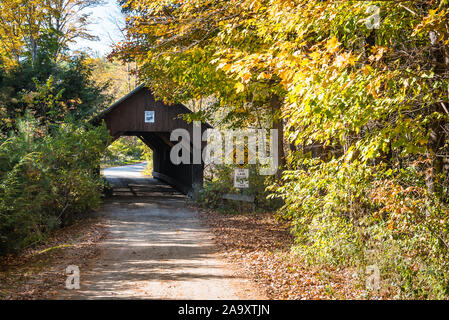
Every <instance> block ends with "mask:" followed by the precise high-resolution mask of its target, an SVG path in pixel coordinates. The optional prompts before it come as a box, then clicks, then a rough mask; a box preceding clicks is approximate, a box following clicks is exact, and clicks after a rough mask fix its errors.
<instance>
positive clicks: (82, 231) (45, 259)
mask: <svg viewBox="0 0 449 320" xmlns="http://www.w3.org/2000/svg"><path fill="white" fill-rule="evenodd" d="M105 230H106V229H105V227H104V226H103V224H102V222H101V220H100V219H99V218H86V219H82V220H80V221H78V222H77V223H75V224H73V225H71V226H69V227H66V228H64V229H61V230H58V231H57V232H55V234H54V235H53V236H52V237H51V239H49V241H47V242H46V243H45V245H42V246H39V247H37V248H33V249H28V250H26V251H24V252H22V253H21V254H20V255H19V256H7V257H2V258H1V259H0V299H13V300H28V299H54V298H58V297H57V296H56V294H57V292H58V291H60V290H61V289H63V288H64V286H65V279H66V275H65V269H66V267H67V266H69V265H77V266H78V267H79V268H80V269H81V270H82V269H83V268H84V267H86V266H87V265H88V263H89V261H90V260H91V259H92V258H93V257H95V256H96V255H97V254H98V248H97V247H96V243H97V242H99V241H100V240H101V239H103V238H104V236H105V232H106V231H105ZM81 272H82V271H81Z"/></svg>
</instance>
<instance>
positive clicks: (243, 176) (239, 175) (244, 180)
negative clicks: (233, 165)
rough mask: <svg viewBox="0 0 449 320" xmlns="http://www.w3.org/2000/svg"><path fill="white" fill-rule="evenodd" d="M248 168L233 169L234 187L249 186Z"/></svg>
mask: <svg viewBox="0 0 449 320" xmlns="http://www.w3.org/2000/svg"><path fill="white" fill-rule="evenodd" d="M248 178H249V169H235V170H234V187H235V188H249V181H248Z"/></svg>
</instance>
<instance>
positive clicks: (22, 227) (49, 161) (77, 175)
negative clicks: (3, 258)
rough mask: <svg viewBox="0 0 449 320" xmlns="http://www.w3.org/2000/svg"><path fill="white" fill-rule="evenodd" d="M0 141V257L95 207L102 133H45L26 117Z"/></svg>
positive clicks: (70, 127)
mask: <svg viewBox="0 0 449 320" xmlns="http://www.w3.org/2000/svg"><path fill="white" fill-rule="evenodd" d="M18 123H19V125H18V130H17V132H16V133H13V134H11V135H10V136H9V137H8V138H7V139H3V141H1V142H0V237H1V238H0V253H2V254H4V253H10V252H17V251H18V250H20V249H22V248H24V247H26V246H29V245H32V244H35V243H37V242H39V241H41V240H42V239H44V238H45V236H46V235H47V234H48V233H49V232H51V231H52V230H54V229H56V228H58V227H61V226H64V225H66V224H68V223H70V222H71V221H72V220H73V218H74V217H76V216H77V215H80V214H83V213H85V212H86V211H88V210H90V209H91V208H96V207H97V206H98V205H99V203H100V196H101V188H102V180H101V178H100V176H99V175H98V174H97V170H98V168H99V165H100V162H99V159H100V157H101V155H102V153H103V152H104V149H105V145H106V142H107V140H108V139H109V134H108V132H107V129H106V128H105V127H104V126H102V127H97V128H94V127H89V126H84V125H80V124H75V123H68V124H64V125H60V126H55V127H53V128H52V129H49V130H46V129H43V128H42V127H38V126H37V125H36V122H35V121H34V120H32V119H31V118H30V117H29V116H28V117H27V118H26V119H25V120H20V121H18Z"/></svg>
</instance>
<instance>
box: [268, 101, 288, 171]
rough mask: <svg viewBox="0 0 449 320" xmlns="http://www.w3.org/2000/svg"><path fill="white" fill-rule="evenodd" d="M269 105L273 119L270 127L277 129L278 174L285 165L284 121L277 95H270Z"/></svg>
mask: <svg viewBox="0 0 449 320" xmlns="http://www.w3.org/2000/svg"><path fill="white" fill-rule="evenodd" d="M270 107H271V116H272V119H273V125H272V128H273V129H276V130H277V131H278V141H277V143H278V150H277V152H278V161H279V168H280V169H278V170H277V174H276V175H278V176H279V175H280V174H281V172H282V168H283V167H284V166H285V152H284V122H283V119H282V118H281V117H280V112H281V100H280V99H279V96H278V95H276V94H274V95H272V96H271V99H270Z"/></svg>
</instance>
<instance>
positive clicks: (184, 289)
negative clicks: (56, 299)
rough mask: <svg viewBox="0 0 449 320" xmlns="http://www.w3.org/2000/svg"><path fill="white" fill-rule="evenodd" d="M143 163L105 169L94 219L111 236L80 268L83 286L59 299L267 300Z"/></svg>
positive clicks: (183, 203) (183, 200)
mask: <svg viewBox="0 0 449 320" xmlns="http://www.w3.org/2000/svg"><path fill="white" fill-rule="evenodd" d="M144 167H145V164H144V163H139V164H135V165H129V166H124V167H116V168H109V169H106V170H104V171H103V174H104V176H105V177H106V178H107V179H108V180H109V181H110V182H111V183H112V184H113V185H114V194H113V196H112V197H111V198H108V199H107V200H106V201H105V203H104V205H103V206H102V209H101V210H100V212H99V214H101V215H103V216H104V217H105V220H106V223H107V228H108V237H107V238H106V239H105V240H104V241H102V242H101V243H100V244H99V246H100V249H101V250H100V252H101V254H100V255H99V256H98V257H97V258H96V259H94V260H93V261H91V263H90V264H89V267H88V268H87V269H88V270H81V272H80V273H81V277H80V279H81V281H80V284H81V288H80V289H79V290H64V292H63V293H62V294H61V296H60V298H62V299H199V300H215V299H264V296H262V295H261V294H260V292H258V290H257V288H255V287H254V285H253V284H252V283H251V282H250V281H249V280H248V279H244V278H242V277H239V276H236V275H235V274H236V273H235V271H236V270H237V269H236V268H237V267H236V266H234V265H231V264H229V263H227V262H226V261H224V260H223V259H222V258H221V256H220V253H219V252H217V250H216V246H215V245H214V241H213V236H212V234H211V233H210V232H209V230H208V228H207V227H206V226H205V225H204V224H203V223H201V221H200V220H199V218H198V215H197V213H196V211H195V210H194V209H190V208H188V207H187V205H186V200H187V199H186V197H185V196H184V195H182V194H180V193H178V192H177V191H175V190H174V189H172V188H171V187H170V186H168V185H166V184H163V183H161V182H159V181H158V180H155V179H151V178H145V177H144V176H143V175H142V174H141V171H142V170H143V169H144Z"/></svg>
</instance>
